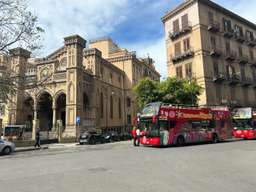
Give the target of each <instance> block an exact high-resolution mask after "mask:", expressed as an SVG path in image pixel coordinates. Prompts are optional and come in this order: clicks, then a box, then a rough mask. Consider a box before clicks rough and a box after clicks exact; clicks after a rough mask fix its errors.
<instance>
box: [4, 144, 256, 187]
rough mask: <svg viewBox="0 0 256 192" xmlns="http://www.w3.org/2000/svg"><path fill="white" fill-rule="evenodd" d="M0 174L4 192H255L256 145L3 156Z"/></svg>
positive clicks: (120, 147)
mask: <svg viewBox="0 0 256 192" xmlns="http://www.w3.org/2000/svg"><path fill="white" fill-rule="evenodd" d="M0 170H1V171H0V191H1V192H46V191H47V192H57V191H58V192H80V191H87V192H151V191H152V192H171V191H173V192H183V191H184V192H206V191H207V192H208V191H209V192H256V141H238V142H228V143H221V144H205V145H192V146H186V147H180V148H176V147H170V148H160V149H159V148H149V147H133V146H132V145H131V143H130V142H124V143H115V144H106V145H98V146H75V147H68V148H57V149H48V150H40V151H31V152H24V153H17V154H13V155H11V156H1V157H0Z"/></svg>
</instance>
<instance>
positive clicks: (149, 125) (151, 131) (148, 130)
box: [139, 118, 160, 137]
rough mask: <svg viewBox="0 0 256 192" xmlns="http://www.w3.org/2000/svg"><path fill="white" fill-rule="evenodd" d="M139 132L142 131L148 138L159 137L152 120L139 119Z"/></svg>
mask: <svg viewBox="0 0 256 192" xmlns="http://www.w3.org/2000/svg"><path fill="white" fill-rule="evenodd" d="M139 127H140V130H141V131H144V132H145V134H146V136H148V137H157V136H159V135H160V134H159V129H158V128H157V125H156V124H154V123H153V122H152V119H151V118H150V119H141V121H140V124H139Z"/></svg>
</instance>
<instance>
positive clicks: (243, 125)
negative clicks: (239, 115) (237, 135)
mask: <svg viewBox="0 0 256 192" xmlns="http://www.w3.org/2000/svg"><path fill="white" fill-rule="evenodd" d="M233 125H234V127H236V128H237V129H240V130H246V129H252V128H254V129H255V128H256V121H252V120H251V119H234V120H233Z"/></svg>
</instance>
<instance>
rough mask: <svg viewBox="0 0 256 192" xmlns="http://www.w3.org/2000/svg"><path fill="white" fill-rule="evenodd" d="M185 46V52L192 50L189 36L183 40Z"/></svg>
mask: <svg viewBox="0 0 256 192" xmlns="http://www.w3.org/2000/svg"><path fill="white" fill-rule="evenodd" d="M183 46H184V47H183V48H184V52H187V51H189V50H190V39H189V38H187V39H184V40H183Z"/></svg>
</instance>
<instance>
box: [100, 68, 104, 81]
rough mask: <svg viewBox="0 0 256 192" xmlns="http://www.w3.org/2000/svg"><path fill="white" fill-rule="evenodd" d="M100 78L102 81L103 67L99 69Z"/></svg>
mask: <svg viewBox="0 0 256 192" xmlns="http://www.w3.org/2000/svg"><path fill="white" fill-rule="evenodd" d="M100 76H101V78H102V79H103V76H104V68H103V67H101V68H100Z"/></svg>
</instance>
